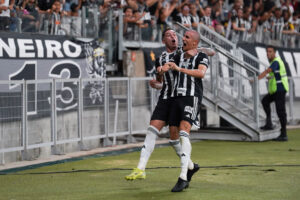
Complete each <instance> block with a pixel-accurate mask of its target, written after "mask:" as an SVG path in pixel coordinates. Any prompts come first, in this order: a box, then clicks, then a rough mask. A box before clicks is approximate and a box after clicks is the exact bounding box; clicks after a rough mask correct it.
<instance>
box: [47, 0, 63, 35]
mask: <svg viewBox="0 0 300 200" xmlns="http://www.w3.org/2000/svg"><path fill="white" fill-rule="evenodd" d="M62 16H63V13H62V12H61V3H60V1H59V0H56V1H55V2H54V3H53V5H52V9H51V16H50V24H49V25H50V28H49V33H50V34H51V35H61V34H63V33H62V32H61V18H62Z"/></svg>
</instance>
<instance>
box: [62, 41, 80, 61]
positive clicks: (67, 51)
mask: <svg viewBox="0 0 300 200" xmlns="http://www.w3.org/2000/svg"><path fill="white" fill-rule="evenodd" d="M70 47H74V48H75V51H74V52H72V51H71V49H70ZM63 49H64V52H65V54H66V55H67V56H69V57H72V58H76V57H78V56H79V55H80V53H81V51H82V49H81V46H80V45H78V44H75V43H73V42H71V41H69V40H66V41H65V42H64V43H63Z"/></svg>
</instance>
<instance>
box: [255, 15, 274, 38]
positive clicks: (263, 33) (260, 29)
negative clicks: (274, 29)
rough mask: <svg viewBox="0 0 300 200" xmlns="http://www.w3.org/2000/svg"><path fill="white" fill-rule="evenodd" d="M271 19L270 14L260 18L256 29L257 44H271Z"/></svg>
mask: <svg viewBox="0 0 300 200" xmlns="http://www.w3.org/2000/svg"><path fill="white" fill-rule="evenodd" d="M270 17H271V14H270V13H269V12H263V13H261V15H260V16H259V18H258V22H257V28H256V42H262V43H263V42H266V43H268V42H269V40H270V29H271V24H270V22H269V19H270Z"/></svg>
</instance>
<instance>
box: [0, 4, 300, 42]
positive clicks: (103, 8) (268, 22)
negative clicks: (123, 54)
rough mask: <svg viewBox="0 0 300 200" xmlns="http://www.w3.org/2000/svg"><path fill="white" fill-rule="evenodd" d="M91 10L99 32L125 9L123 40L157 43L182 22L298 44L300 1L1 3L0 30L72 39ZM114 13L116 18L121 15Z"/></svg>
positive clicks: (239, 37)
mask: <svg viewBox="0 0 300 200" xmlns="http://www.w3.org/2000/svg"><path fill="white" fill-rule="evenodd" d="M91 8H93V9H96V13H97V17H98V19H99V20H98V23H99V24H100V25H99V27H100V29H101V24H102V26H103V24H105V23H107V18H108V11H109V10H110V9H113V10H114V11H117V10H118V9H123V12H124V15H123V22H124V23H123V26H124V28H123V31H124V37H125V39H136V37H137V34H142V38H143V39H146V40H154V39H155V38H154V36H153V35H154V34H153V32H155V31H157V30H158V29H159V30H160V31H162V30H163V29H165V28H166V27H167V26H171V25H172V24H174V22H179V23H181V24H182V25H184V26H186V27H188V28H194V29H196V28H197V26H198V24H200V23H202V24H205V25H207V26H208V27H209V28H210V29H212V30H214V31H216V32H218V33H219V34H221V35H223V36H224V37H227V38H228V39H230V40H232V41H233V42H237V41H254V42H265V43H269V41H271V40H272V41H273V43H274V42H275V44H277V45H285V46H289V47H295V46H296V45H297V46H298V45H299V43H300V42H299V41H298V35H299V23H300V19H299V17H300V15H299V13H300V6H299V1H298V0H286V1H283V0H225V1H224V0H1V1H0V30H5V31H17V29H18V26H19V29H21V32H41V30H46V33H48V34H66V33H63V31H60V30H63V29H61V27H62V25H64V24H68V29H73V31H72V35H77V36H79V35H80V34H81V33H80V32H81V23H82V22H81V20H82V19H81V18H82V12H83V9H91ZM87 12H88V11H87ZM99 13H100V14H99ZM113 13H114V14H113V15H112V16H113V17H114V19H115V20H117V19H118V16H117V15H118V12H113ZM45 22H47V23H45ZM74 26H75V28H74ZM116 27H117V26H116ZM64 28H66V27H64ZM67 34H68V33H67ZM299 38H300V37H299Z"/></svg>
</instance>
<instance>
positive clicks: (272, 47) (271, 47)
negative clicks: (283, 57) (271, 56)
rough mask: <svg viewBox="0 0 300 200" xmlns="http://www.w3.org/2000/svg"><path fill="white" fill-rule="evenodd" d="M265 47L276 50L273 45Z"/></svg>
mask: <svg viewBox="0 0 300 200" xmlns="http://www.w3.org/2000/svg"><path fill="white" fill-rule="evenodd" d="M266 49H273V50H274V51H276V48H275V46H273V45H270V44H269V45H267V47H266Z"/></svg>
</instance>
